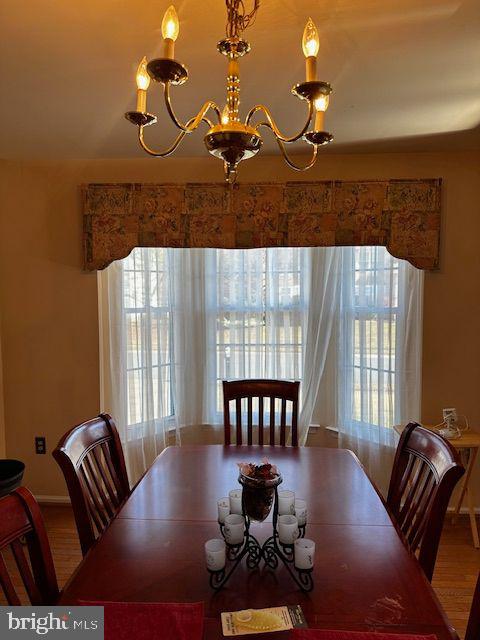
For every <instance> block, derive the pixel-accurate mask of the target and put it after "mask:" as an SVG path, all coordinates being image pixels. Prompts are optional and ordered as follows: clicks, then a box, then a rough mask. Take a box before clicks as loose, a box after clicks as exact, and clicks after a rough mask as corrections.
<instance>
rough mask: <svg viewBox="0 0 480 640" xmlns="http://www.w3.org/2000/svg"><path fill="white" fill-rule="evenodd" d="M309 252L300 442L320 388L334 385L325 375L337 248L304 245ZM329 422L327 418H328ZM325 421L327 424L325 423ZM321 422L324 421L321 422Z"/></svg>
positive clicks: (335, 294)
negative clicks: (315, 247)
mask: <svg viewBox="0 0 480 640" xmlns="http://www.w3.org/2000/svg"><path fill="white" fill-rule="evenodd" d="M304 251H308V254H309V256H310V269H309V272H308V273H307V274H306V276H307V280H308V282H309V293H308V304H307V306H306V318H305V340H304V344H303V351H304V354H305V355H304V363H305V364H304V370H303V383H302V387H303V392H302V400H303V402H302V403H301V411H300V417H299V421H298V422H299V442H300V444H301V445H304V444H305V443H306V440H307V436H308V428H309V426H310V424H311V423H312V418H313V415H314V412H315V410H316V409H317V413H318V415H319V416H322V417H323V416H325V411H324V410H322V409H320V410H318V404H319V398H320V395H321V390H323V389H325V390H327V389H328V393H329V394H331V395H333V396H335V388H334V387H333V385H331V383H330V380H329V378H328V376H327V375H326V367H327V363H328V354H329V350H330V345H331V342H332V335H333V334H332V332H333V328H334V326H335V321H336V320H337V309H338V301H339V297H338V296H339V291H340V288H339V279H338V273H339V264H340V251H339V250H338V249H337V248H336V247H326V248H319V249H304ZM328 422H329V421H328ZM328 422H327V424H328ZM324 424H325V422H324Z"/></svg>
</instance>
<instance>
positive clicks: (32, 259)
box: [0, 152, 480, 495]
mask: <svg viewBox="0 0 480 640" xmlns="http://www.w3.org/2000/svg"><path fill="white" fill-rule="evenodd" d="M439 176H440V177H443V178H444V199H443V214H444V215H443V239H442V255H441V268H440V270H439V271H438V272H435V273H427V274H426V278H425V307H424V351H423V353H424V355H423V410H422V413H423V416H422V417H423V420H425V421H436V420H438V419H439V417H440V413H441V409H442V407H444V406H456V407H457V408H458V410H459V411H460V412H462V413H465V414H467V415H468V417H469V419H470V421H471V424H472V425H474V426H475V425H476V426H477V428H478V429H479V430H480V401H479V399H478V398H479V388H480V331H479V322H478V318H479V317H480V257H479V256H480V252H479V251H478V242H479V237H480V153H479V152H465V153H436V154H430V153H424V154H381V155H326V156H324V157H323V158H321V160H320V162H319V163H318V165H317V167H316V168H315V169H314V170H313V171H311V172H310V173H309V174H307V176H302V175H300V176H297V175H296V174H295V176H292V173H291V171H290V170H289V169H288V168H286V167H285V166H284V165H283V163H282V162H281V161H280V159H278V158H273V157H272V158H268V157H263V158H262V157H260V158H256V159H254V160H251V161H249V162H248V163H245V166H242V167H241V169H240V180H258V181H261V180H276V179H279V180H281V179H289V180H291V179H292V177H293V178H298V179H307V178H308V179H331V178H338V179H349V178H352V179H381V178H409V177H422V178H423V177H439ZM221 179H222V174H221V166H220V163H219V162H218V161H216V160H214V159H212V158H209V157H205V158H198V159H194V160H186V159H182V158H171V159H169V160H163V161H162V160H153V159H150V158H141V159H134V160H125V161H124V160H114V161H82V162H81V161H74V162H73V161H70V162H63V163H60V162H58V163H43V164H38V163H37V164H34V163H9V162H2V163H0V181H1V182H0V184H1V186H2V191H1V192H0V193H1V194H2V196H1V200H0V204H1V209H0V309H1V311H2V314H1V320H0V321H1V326H0V336H1V341H2V345H3V369H4V376H3V378H4V380H3V384H4V403H5V424H6V442H7V453H8V455H9V456H12V457H18V458H21V459H22V460H24V461H25V462H26V464H27V475H26V482H27V484H28V485H29V486H30V487H31V488H32V489H33V490H34V491H35V492H36V493H38V494H42V495H60V494H64V493H65V488H64V484H63V481H62V479H61V477H60V474H59V472H58V471H57V469H56V465H55V463H54V462H53V461H52V458H51V455H50V452H51V450H52V448H53V447H54V446H55V444H56V441H57V439H58V438H59V436H60V435H61V434H62V433H63V432H64V431H65V430H66V429H67V428H68V427H69V426H71V425H73V424H75V423H76V422H79V421H81V420H83V419H84V418H87V417H89V416H92V415H94V414H95V413H96V412H97V411H98V408H99V372H98V337H97V336H98V321H97V288H96V287H97V285H96V276H95V274H91V273H84V272H83V271H82V269H81V265H82V248H81V207H80V198H79V191H78V185H79V184H81V183H83V182H116V181H125V182H132V181H138V182H148V181H151V182H155V181H171V182H172V181H178V182H184V181H205V180H221ZM0 397H1V396H0ZM0 407H1V405H0ZM0 416H1V411H0ZM0 427H1V417H0ZM35 435H46V436H47V447H48V454H47V455H46V456H37V455H35V454H34V436H35ZM0 436H1V428H0Z"/></svg>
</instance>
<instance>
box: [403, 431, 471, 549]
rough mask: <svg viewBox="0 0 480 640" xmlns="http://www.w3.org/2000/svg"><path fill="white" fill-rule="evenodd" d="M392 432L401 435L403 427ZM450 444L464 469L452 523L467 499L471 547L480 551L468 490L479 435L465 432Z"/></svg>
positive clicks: (469, 491)
mask: <svg viewBox="0 0 480 640" xmlns="http://www.w3.org/2000/svg"><path fill="white" fill-rule="evenodd" d="M422 426H423V427H425V428H426V429H431V430H432V431H433V430H434V429H433V427H432V426H431V425H428V424H424V425H422ZM393 428H394V430H395V431H396V433H398V435H401V433H402V431H403V429H404V425H399V424H396V425H395V426H394V427H393ZM449 442H450V444H451V445H452V446H454V447H455V449H457V450H458V453H459V454H460V458H461V461H462V464H463V466H464V467H465V475H464V476H463V481H462V484H461V489H460V495H459V496H458V500H457V504H456V505H455V508H454V511H453V517H452V522H453V523H454V522H455V520H456V518H457V516H458V513H459V511H460V509H461V507H462V504H463V501H464V499H465V498H466V499H467V507H468V514H469V516H470V528H471V530H472V538H473V546H474V547H475V549H480V539H479V536H478V527H477V520H476V518H475V504H474V502H473V492H472V490H471V488H470V479H471V476H472V471H473V467H474V465H475V460H476V459H477V456H478V451H479V449H480V433H477V432H476V431H472V430H471V429H469V430H468V431H465V432H464V433H463V434H462V436H461V437H460V438H454V439H453V440H449Z"/></svg>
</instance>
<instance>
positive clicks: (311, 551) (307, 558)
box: [294, 538, 315, 571]
mask: <svg viewBox="0 0 480 640" xmlns="http://www.w3.org/2000/svg"><path fill="white" fill-rule="evenodd" d="M294 558H295V559H294V564H295V567H296V568H297V569H300V570H303V571H306V570H309V569H313V565H314V559H315V542H314V541H313V540H308V538H298V540H295V546H294Z"/></svg>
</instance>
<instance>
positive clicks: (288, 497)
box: [278, 489, 295, 516]
mask: <svg viewBox="0 0 480 640" xmlns="http://www.w3.org/2000/svg"><path fill="white" fill-rule="evenodd" d="M278 513H279V515H281V516H285V515H293V514H294V513H295V493H294V492H293V491H289V490H288V489H285V490H284V491H279V492H278Z"/></svg>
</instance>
